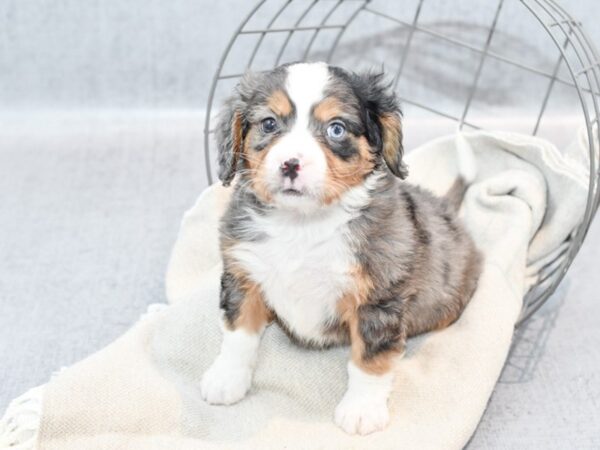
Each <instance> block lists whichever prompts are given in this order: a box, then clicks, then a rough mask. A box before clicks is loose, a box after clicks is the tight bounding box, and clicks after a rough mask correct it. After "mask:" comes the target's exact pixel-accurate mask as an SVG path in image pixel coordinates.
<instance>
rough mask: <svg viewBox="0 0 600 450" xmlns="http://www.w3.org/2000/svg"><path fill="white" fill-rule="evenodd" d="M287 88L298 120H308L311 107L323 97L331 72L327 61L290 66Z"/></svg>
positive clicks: (304, 121)
mask: <svg viewBox="0 0 600 450" xmlns="http://www.w3.org/2000/svg"><path fill="white" fill-rule="evenodd" d="M287 70H288V76H287V80H286V84H285V88H286V90H287V92H288V95H289V97H290V99H291V100H292V102H293V103H294V105H296V121H297V122H300V124H303V123H306V122H308V119H309V116H310V110H311V107H312V106H313V105H314V104H315V103H318V102H319V101H321V100H322V99H323V92H324V90H325V86H327V83H328V82H329V78H330V74H329V68H328V66H327V64H326V63H323V62H317V63H299V64H294V65H291V66H289V67H288V69H287Z"/></svg>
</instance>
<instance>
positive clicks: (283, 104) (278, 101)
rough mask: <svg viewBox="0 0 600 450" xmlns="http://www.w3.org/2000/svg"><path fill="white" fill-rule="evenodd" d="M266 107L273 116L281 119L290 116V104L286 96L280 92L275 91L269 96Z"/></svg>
mask: <svg viewBox="0 0 600 450" xmlns="http://www.w3.org/2000/svg"><path fill="white" fill-rule="evenodd" d="M267 106H268V107H269V108H270V109H271V111H273V112H274V113H275V114H277V115H278V116H281V117H285V116H289V115H290V114H292V109H293V108H292V104H291V102H290V99H289V98H288V96H287V95H286V94H285V93H284V92H283V91H281V90H279V89H278V90H276V91H275V92H273V93H272V94H271V96H270V97H269V100H268V101H267Z"/></svg>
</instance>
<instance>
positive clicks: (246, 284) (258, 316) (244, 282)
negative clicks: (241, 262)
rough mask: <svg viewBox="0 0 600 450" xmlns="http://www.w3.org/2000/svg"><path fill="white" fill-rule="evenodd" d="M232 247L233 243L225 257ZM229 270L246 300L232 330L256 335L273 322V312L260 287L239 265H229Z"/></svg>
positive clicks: (230, 244) (227, 248)
mask: <svg viewBox="0 0 600 450" xmlns="http://www.w3.org/2000/svg"><path fill="white" fill-rule="evenodd" d="M232 246H233V244H232V243H229V245H227V246H226V250H225V253H224V256H225V254H226V252H227V250H229V249H230V248H231V247H232ZM225 259H226V260H229V259H230V258H227V257H226V258H225ZM228 270H229V272H230V273H231V274H232V275H233V276H234V277H235V278H237V280H238V282H239V283H240V287H241V289H242V291H244V300H243V302H242V304H241V305H240V310H239V315H238V316H237V317H236V319H235V322H234V323H233V326H232V327H231V328H232V329H240V328H241V329H243V330H246V331H249V332H252V333H256V332H258V331H260V330H261V329H262V328H263V327H264V326H265V325H267V324H268V323H270V322H271V321H272V320H273V312H272V311H271V310H270V309H269V308H268V307H267V305H266V303H265V301H264V299H263V295H262V291H261V289H260V286H259V285H258V284H256V283H255V282H253V281H252V280H250V279H249V278H248V275H247V273H246V272H245V271H243V270H242V269H240V268H239V266H238V265H237V264H228Z"/></svg>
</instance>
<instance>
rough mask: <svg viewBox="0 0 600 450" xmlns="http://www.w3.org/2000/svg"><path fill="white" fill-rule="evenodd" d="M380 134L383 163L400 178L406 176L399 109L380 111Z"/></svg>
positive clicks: (406, 168) (406, 169)
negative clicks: (387, 111) (386, 111)
mask: <svg viewBox="0 0 600 450" xmlns="http://www.w3.org/2000/svg"><path fill="white" fill-rule="evenodd" d="M379 124H380V126H381V134H382V141H383V142H382V150H381V152H382V154H383V159H384V160H385V163H386V164H387V166H388V167H389V169H390V170H391V171H392V173H393V174H394V175H396V176H397V177H399V178H401V179H405V178H406V177H407V176H408V167H407V166H406V164H404V162H403V157H404V147H403V145H402V122H401V121H400V109H398V111H395V112H389V113H385V112H384V113H382V114H381V115H380V116H379Z"/></svg>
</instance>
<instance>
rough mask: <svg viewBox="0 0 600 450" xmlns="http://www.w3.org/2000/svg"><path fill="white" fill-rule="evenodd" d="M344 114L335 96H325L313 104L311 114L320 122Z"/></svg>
mask: <svg viewBox="0 0 600 450" xmlns="http://www.w3.org/2000/svg"><path fill="white" fill-rule="evenodd" d="M343 114H344V106H343V105H342V103H341V102H340V101H339V100H338V99H336V98H335V97H327V98H326V99H324V100H322V101H321V102H319V104H317V106H315V109H314V111H313V115H314V116H315V118H316V119H317V120H320V121H321V122H329V121H330V120H331V119H335V118H336V117H340V116H341V115H343Z"/></svg>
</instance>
